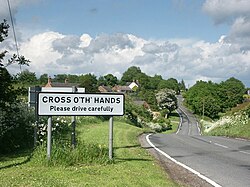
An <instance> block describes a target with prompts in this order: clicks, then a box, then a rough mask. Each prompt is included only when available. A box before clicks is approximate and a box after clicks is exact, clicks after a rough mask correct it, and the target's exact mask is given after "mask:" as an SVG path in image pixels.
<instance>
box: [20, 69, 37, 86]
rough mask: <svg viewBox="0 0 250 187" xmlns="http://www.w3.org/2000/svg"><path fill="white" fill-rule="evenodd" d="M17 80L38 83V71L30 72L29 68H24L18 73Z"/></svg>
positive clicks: (27, 83) (23, 82)
mask: <svg viewBox="0 0 250 187" xmlns="http://www.w3.org/2000/svg"><path fill="white" fill-rule="evenodd" d="M16 80H17V81H18V82H19V83H22V84H26V85H35V84H36V83H37V78H36V73H35V72H30V71H29V70H24V71H22V72H20V73H18V74H17V76H16Z"/></svg>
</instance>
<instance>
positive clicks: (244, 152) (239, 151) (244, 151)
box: [239, 151, 250, 155]
mask: <svg viewBox="0 0 250 187" xmlns="http://www.w3.org/2000/svg"><path fill="white" fill-rule="evenodd" d="M239 152H241V153H244V154H248V155H250V153H248V152H246V151H239Z"/></svg>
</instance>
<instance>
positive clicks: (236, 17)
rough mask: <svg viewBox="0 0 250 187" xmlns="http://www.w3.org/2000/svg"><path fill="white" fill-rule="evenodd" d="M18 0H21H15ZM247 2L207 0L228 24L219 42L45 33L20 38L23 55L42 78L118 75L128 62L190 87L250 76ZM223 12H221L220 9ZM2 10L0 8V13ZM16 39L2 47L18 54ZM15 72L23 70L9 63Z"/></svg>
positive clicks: (245, 79) (208, 7)
mask: <svg viewBox="0 0 250 187" xmlns="http://www.w3.org/2000/svg"><path fill="white" fill-rule="evenodd" d="M13 2H16V3H17V2H18V1H13ZM248 2H249V1H247V0H246V1H244V0H237V1H236V0H231V1H227V0H209V1H206V2H205V3H204V5H203V10H204V11H206V12H207V13H208V14H209V15H210V16H211V17H212V18H213V20H214V21H215V23H217V24H219V23H220V24H222V23H225V24H230V25H231V29H230V31H229V33H228V34H227V35H223V36H221V38H219V39H218V41H217V42H213V43H210V42H206V41H202V40H194V39H187V38H184V39H169V40H147V39H143V38H140V37H138V36H134V35H132V34H124V33H116V34H101V35H97V36H96V37H92V36H90V35H89V34H85V33H84V34H82V35H81V36H76V35H64V34H61V33H59V32H53V31H47V32H40V33H39V34H34V35H33V36H32V37H30V38H29V39H26V40H22V41H21V42H20V53H21V54H22V55H24V56H25V57H27V58H28V59H30V60H31V65H30V67H29V70H30V71H33V72H35V73H36V74H37V75H38V76H39V75H41V74H44V73H48V74H49V75H51V76H53V75H55V74H86V73H93V74H95V75H96V76H100V75H106V74H108V73H112V74H114V75H115V76H117V77H118V78H120V77H121V76H122V74H123V73H124V72H125V71H126V70H127V68H129V67H130V66H139V67H140V68H141V70H142V71H143V72H145V73H146V74H148V75H151V76H154V75H155V74H158V75H162V76H163V77H164V78H166V79H167V78H170V77H173V78H176V79H178V80H179V81H180V80H181V79H183V80H185V82H186V83H187V84H189V85H192V84H194V83H195V82H196V81H197V80H200V79H202V80H212V81H216V82H218V81H222V80H226V79H228V78H230V77H236V78H238V79H240V80H242V81H243V82H244V83H245V84H246V85H247V86H250V85H249V79H250V75H249V72H250V60H249V59H250V52H249V50H250V36H249V33H250V30H249V29H250V24H249V23H250V21H249V12H250V11H249V8H250V6H247V5H249V3H248ZM218 10H220V11H218ZM0 12H1V11H0ZM13 46H14V45H13V42H11V41H8V40H7V41H6V42H5V43H2V44H1V46H0V51H2V49H7V50H8V51H9V52H10V53H14V52H15V51H14V48H13ZM8 68H9V70H10V71H11V72H13V73H16V72H18V71H19V68H18V67H17V66H15V65H12V66H9V67H8Z"/></svg>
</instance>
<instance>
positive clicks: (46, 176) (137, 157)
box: [0, 121, 178, 186]
mask: <svg viewBox="0 0 250 187" xmlns="http://www.w3.org/2000/svg"><path fill="white" fill-rule="evenodd" d="M77 130H78V134H77V137H78V140H80V141H84V142H86V143H87V144H95V145H97V146H98V147H103V148H105V147H106V148H107V147H108V122H102V123H97V124H89V125H83V124H78V125H77ZM142 132H143V130H142V129H139V128H137V127H134V126H131V125H127V124H126V123H123V122H119V121H115V122H114V161H113V162H112V163H111V164H91V163H88V164H79V165H74V166H69V167H65V166H61V165H58V166H57V165H54V166H51V167H48V166H45V165H41V164H40V165H39V164H34V161H33V160H32V158H31V161H30V157H29V153H25V154H23V155H15V156H12V157H10V156H7V157H4V156H2V157H1V158H0V175H1V179H0V186H178V185H177V184H176V183H175V182H173V181H172V180H171V179H169V177H168V176H167V175H166V173H165V171H164V170H163V169H162V168H161V167H160V166H158V165H157V164H156V162H155V160H154V159H153V158H152V157H151V156H150V155H149V154H148V152H147V151H146V150H145V149H143V148H141V147H140V144H139V143H138V140H137V137H138V135H140V134H141V133H142ZM53 148H54V147H53ZM53 148H52V149H53Z"/></svg>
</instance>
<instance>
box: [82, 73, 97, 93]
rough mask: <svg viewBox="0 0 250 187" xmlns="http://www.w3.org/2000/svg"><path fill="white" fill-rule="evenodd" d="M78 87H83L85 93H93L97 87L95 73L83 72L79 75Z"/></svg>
mask: <svg viewBox="0 0 250 187" xmlns="http://www.w3.org/2000/svg"><path fill="white" fill-rule="evenodd" d="M79 82H80V87H83V88H85V90H86V92H87V93H95V92H97V91H98V89H97V79H96V76H95V75H92V74H90V73H89V74H85V75H80V76H79Z"/></svg>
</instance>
